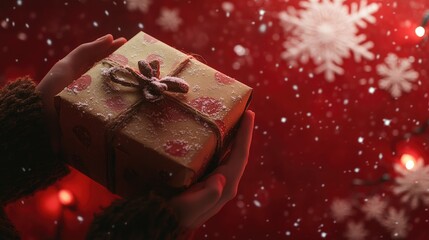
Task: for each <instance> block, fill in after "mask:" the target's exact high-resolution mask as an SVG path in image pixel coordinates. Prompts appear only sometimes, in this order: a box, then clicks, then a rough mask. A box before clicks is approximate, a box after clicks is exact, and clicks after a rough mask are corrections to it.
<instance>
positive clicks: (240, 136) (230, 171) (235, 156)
mask: <svg viewBox="0 0 429 240" xmlns="http://www.w3.org/2000/svg"><path fill="white" fill-rule="evenodd" d="M254 121H255V113H254V112H252V111H250V110H247V111H246V112H245V113H244V114H243V118H242V120H241V126H240V128H239V129H238V132H237V136H236V139H235V140H234V144H233V147H232V150H231V154H230V156H229V157H228V159H226V160H225V162H224V163H223V164H222V165H221V166H219V167H218V168H217V169H216V170H215V171H214V172H215V173H221V174H224V176H225V177H226V178H227V180H228V185H229V186H230V185H231V184H232V183H235V185H237V186H238V182H239V181H240V179H241V176H242V175H243V172H244V169H245V167H246V165H247V161H248V157H249V150H250V145H251V142H252V135H253V126H254Z"/></svg>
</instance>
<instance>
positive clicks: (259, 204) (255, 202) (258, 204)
mask: <svg viewBox="0 0 429 240" xmlns="http://www.w3.org/2000/svg"><path fill="white" fill-rule="evenodd" d="M253 204H254V205H255V206H256V207H258V208H259V207H261V202H259V201H258V200H253Z"/></svg>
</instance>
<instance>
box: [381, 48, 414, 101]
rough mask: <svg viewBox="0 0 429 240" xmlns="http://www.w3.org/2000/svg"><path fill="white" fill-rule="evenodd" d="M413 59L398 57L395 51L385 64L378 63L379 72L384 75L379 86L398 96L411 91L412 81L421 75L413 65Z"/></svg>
mask: <svg viewBox="0 0 429 240" xmlns="http://www.w3.org/2000/svg"><path fill="white" fill-rule="evenodd" d="M411 63H412V62H411V61H410V60H409V59H407V58H398V56H396V55H395V54H394V53H390V54H388V55H387V57H386V58H385V60H384V63H383V64H379V65H377V73H378V74H379V75H380V76H381V77H382V78H381V79H380V81H379V82H378V86H379V87H380V88H381V89H384V90H386V91H388V92H390V94H391V95H392V97H394V98H398V97H400V96H401V95H402V92H410V91H411V88H412V84H411V82H415V81H416V80H417V78H418V77H419V74H418V72H416V71H414V70H413V69H412V68H411V67H412V66H411Z"/></svg>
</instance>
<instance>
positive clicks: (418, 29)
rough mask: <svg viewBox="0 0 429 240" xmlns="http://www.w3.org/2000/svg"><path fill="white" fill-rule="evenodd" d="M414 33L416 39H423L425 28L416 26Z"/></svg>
mask: <svg viewBox="0 0 429 240" xmlns="http://www.w3.org/2000/svg"><path fill="white" fill-rule="evenodd" d="M415 32H416V35H417V36H418V37H423V36H424V35H425V33H426V30H425V28H424V27H422V26H418V27H416V30H415Z"/></svg>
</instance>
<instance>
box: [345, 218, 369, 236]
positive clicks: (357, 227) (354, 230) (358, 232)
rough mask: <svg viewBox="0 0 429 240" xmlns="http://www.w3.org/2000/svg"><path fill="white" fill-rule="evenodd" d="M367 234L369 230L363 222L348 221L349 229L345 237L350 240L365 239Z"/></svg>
mask: <svg viewBox="0 0 429 240" xmlns="http://www.w3.org/2000/svg"><path fill="white" fill-rule="evenodd" d="M367 235H368V231H366V229H365V227H364V225H363V223H362V222H358V223H355V222H353V221H350V222H348V223H347V229H346V233H345V234H344V237H345V238H347V239H348V240H364V239H365V237H366V236H367Z"/></svg>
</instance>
